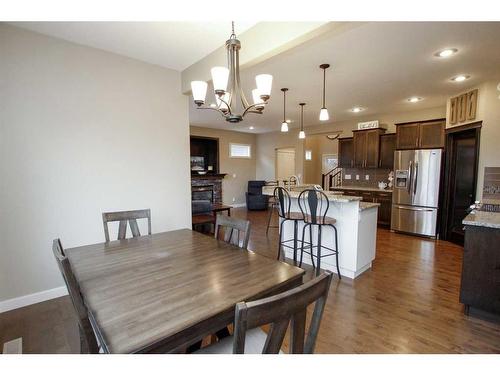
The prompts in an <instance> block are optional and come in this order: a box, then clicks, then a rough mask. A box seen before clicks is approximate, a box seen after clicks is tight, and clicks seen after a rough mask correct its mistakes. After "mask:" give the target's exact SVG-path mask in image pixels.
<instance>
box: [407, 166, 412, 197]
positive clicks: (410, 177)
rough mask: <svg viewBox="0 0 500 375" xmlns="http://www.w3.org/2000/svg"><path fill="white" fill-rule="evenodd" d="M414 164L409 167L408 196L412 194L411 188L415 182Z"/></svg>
mask: <svg viewBox="0 0 500 375" xmlns="http://www.w3.org/2000/svg"><path fill="white" fill-rule="evenodd" d="M412 177H413V162H411V161H410V165H409V166H408V194H411V186H412V182H413V178H412Z"/></svg>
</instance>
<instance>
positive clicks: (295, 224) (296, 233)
mask: <svg viewBox="0 0 500 375" xmlns="http://www.w3.org/2000/svg"><path fill="white" fill-rule="evenodd" d="M298 231H299V222H298V221H297V220H294V221H293V265H294V266H296V265H297V247H298V246H297V235H298Z"/></svg>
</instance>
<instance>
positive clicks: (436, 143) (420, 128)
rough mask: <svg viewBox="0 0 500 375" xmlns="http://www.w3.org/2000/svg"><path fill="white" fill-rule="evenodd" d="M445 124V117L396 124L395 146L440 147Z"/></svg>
mask: <svg viewBox="0 0 500 375" xmlns="http://www.w3.org/2000/svg"><path fill="white" fill-rule="evenodd" d="M445 124H446V121H445V119H439V120H429V121H421V122H410V123H403V124H396V148H397V149H398V150H413V149H421V148H442V147H444V130H445Z"/></svg>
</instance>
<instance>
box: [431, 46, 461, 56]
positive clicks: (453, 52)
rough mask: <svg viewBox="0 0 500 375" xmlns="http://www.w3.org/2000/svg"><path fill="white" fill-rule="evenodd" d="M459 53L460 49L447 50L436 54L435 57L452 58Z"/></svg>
mask: <svg viewBox="0 0 500 375" xmlns="http://www.w3.org/2000/svg"><path fill="white" fill-rule="evenodd" d="M457 52H458V49H456V48H446V49H444V50H442V51H439V52H436V53H435V54H434V56H436V57H443V58H446V57H450V56H451V55H454V54H455V53H457Z"/></svg>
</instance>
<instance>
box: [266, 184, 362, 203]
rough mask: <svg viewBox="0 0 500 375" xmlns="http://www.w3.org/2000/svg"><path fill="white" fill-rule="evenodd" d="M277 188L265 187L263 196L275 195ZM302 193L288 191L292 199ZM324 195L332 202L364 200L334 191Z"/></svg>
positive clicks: (326, 192)
mask: <svg viewBox="0 0 500 375" xmlns="http://www.w3.org/2000/svg"><path fill="white" fill-rule="evenodd" d="M275 188H276V186H264V187H263V188H262V194H264V195H273V194H274V189H275ZM295 189H297V188H295ZM300 193H301V192H300V191H295V190H292V191H288V194H290V197H291V198H298V197H299V195H300ZM323 193H325V195H326V196H327V197H328V200H329V201H330V202H339V203H349V202H357V201H360V200H361V199H363V198H361V197H352V196H346V195H342V194H336V193H335V192H333V191H323Z"/></svg>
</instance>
